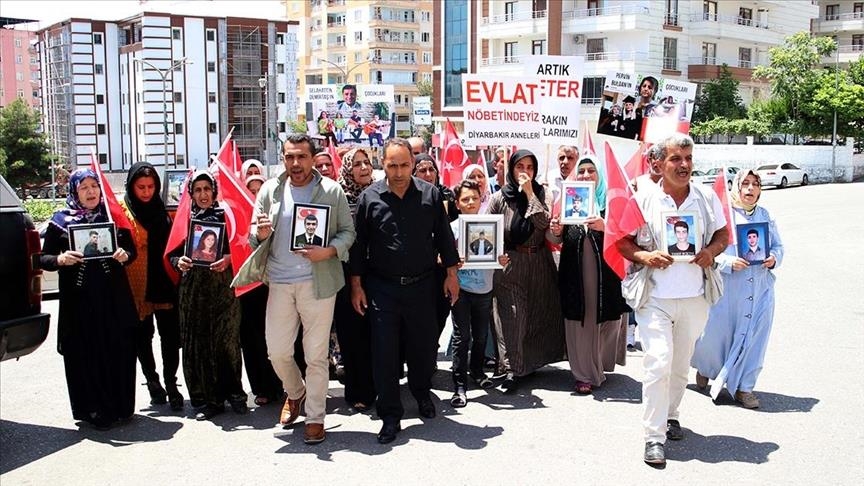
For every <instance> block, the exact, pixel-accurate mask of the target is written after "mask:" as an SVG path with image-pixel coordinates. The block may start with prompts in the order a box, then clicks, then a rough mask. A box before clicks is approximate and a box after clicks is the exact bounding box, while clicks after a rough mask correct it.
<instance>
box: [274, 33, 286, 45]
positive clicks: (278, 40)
mask: <svg viewBox="0 0 864 486" xmlns="http://www.w3.org/2000/svg"><path fill="white" fill-rule="evenodd" d="M284 44H285V34H276V45H277V46H281V45H284Z"/></svg>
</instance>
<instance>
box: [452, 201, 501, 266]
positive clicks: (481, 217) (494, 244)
mask: <svg viewBox="0 0 864 486" xmlns="http://www.w3.org/2000/svg"><path fill="white" fill-rule="evenodd" d="M503 254H504V215H503V214H462V215H460V216H459V256H460V257H461V258H463V259H465V263H464V264H463V265H462V269H463V270H471V269H490V268H492V269H494V268H502V267H501V265H500V264H499V263H498V257H499V256H501V255H503Z"/></svg>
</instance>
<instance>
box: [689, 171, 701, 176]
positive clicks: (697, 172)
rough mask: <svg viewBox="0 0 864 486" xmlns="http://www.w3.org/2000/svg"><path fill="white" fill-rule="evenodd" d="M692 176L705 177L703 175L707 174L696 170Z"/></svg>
mask: <svg viewBox="0 0 864 486" xmlns="http://www.w3.org/2000/svg"><path fill="white" fill-rule="evenodd" d="M690 175H694V176H703V175H705V173H704V172H702V171H701V170H694V171H693V172H691V173H690Z"/></svg>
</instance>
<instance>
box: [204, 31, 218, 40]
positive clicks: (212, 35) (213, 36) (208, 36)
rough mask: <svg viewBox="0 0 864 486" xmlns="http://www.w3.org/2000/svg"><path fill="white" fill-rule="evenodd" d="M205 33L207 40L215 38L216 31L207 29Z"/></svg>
mask: <svg viewBox="0 0 864 486" xmlns="http://www.w3.org/2000/svg"><path fill="white" fill-rule="evenodd" d="M205 35H206V36H207V40H208V41H215V40H216V31H215V30H213V29H207V33H206V34H205Z"/></svg>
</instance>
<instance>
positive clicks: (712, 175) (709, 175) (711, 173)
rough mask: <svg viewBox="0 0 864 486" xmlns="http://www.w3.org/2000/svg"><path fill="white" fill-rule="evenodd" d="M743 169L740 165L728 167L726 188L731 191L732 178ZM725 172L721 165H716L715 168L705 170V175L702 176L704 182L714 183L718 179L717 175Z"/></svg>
mask: <svg viewBox="0 0 864 486" xmlns="http://www.w3.org/2000/svg"><path fill="white" fill-rule="evenodd" d="M739 170H741V169H739V168H738V167H726V188H727V189H729V190H730V191H731V190H732V179H734V178H735V174H737V173H738V171H739ZM721 172H723V169H722V168H721V167H714V168H713V169H708V171H707V172H705V177H703V178H702V183H704V184H714V181H716V180H717V176H718V175H720V173H721Z"/></svg>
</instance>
